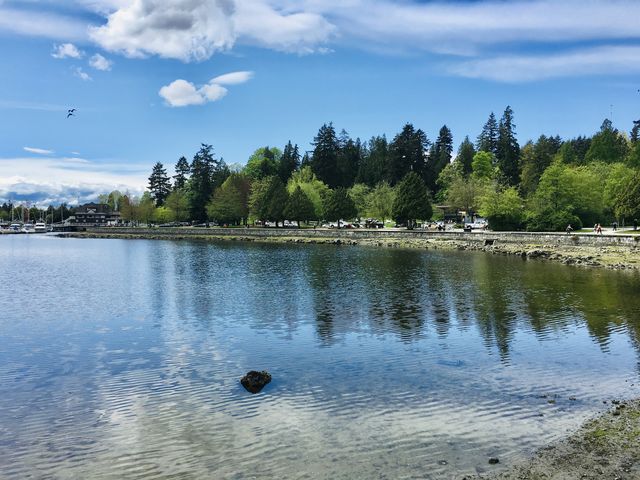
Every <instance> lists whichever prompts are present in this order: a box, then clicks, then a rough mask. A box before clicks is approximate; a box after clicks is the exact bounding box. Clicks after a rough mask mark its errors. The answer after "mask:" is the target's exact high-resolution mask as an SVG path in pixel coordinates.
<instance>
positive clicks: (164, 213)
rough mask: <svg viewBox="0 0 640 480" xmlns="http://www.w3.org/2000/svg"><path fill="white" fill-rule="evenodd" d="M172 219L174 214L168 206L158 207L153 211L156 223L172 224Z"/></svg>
mask: <svg viewBox="0 0 640 480" xmlns="http://www.w3.org/2000/svg"><path fill="white" fill-rule="evenodd" d="M172 217H173V212H172V211H171V210H169V209H168V208H167V207H166V206H162V207H157V208H156V209H155V210H154V211H153V221H154V222H156V223H167V222H170V221H171V219H172Z"/></svg>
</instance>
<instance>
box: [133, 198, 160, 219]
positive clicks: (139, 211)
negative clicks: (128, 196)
mask: <svg viewBox="0 0 640 480" xmlns="http://www.w3.org/2000/svg"><path fill="white" fill-rule="evenodd" d="M155 211H156V206H155V202H154V200H153V198H152V197H151V194H150V193H149V192H144V194H143V195H142V198H141V199H140V204H139V205H138V207H137V208H136V209H135V213H136V217H137V218H136V219H137V220H140V221H141V222H142V223H145V224H147V225H150V224H151V221H152V220H153V217H154V215H155Z"/></svg>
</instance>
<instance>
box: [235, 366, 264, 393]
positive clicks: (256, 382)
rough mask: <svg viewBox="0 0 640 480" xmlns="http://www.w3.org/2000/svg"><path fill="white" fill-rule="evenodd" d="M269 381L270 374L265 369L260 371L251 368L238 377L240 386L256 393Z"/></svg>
mask: <svg viewBox="0 0 640 480" xmlns="http://www.w3.org/2000/svg"><path fill="white" fill-rule="evenodd" d="M270 381H271V374H270V373H269V372H267V371H266V370H263V371H262V372H256V371H255V370H251V371H250V372H248V373H247V374H246V375H245V376H244V377H242V378H241V379H240V383H241V384H242V386H243V387H244V388H245V389H246V390H247V391H248V392H251V393H258V392H259V391H260V390H262V389H263V388H264V386H265V385H266V384H267V383H269V382H270Z"/></svg>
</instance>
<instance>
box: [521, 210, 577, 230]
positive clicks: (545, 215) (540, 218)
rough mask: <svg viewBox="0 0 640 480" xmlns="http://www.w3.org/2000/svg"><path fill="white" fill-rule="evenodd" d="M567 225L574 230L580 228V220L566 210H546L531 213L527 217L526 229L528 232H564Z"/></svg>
mask: <svg viewBox="0 0 640 480" xmlns="http://www.w3.org/2000/svg"><path fill="white" fill-rule="evenodd" d="M567 225H571V227H572V228H573V229H574V230H580V229H581V228H582V221H581V220H580V217H578V216H577V215H574V214H573V213H571V212H570V211H568V210H560V211H550V210H547V211H543V212H541V213H540V214H532V215H530V216H529V218H528V219H527V230H528V231H530V232H564V231H565V230H566V228H567Z"/></svg>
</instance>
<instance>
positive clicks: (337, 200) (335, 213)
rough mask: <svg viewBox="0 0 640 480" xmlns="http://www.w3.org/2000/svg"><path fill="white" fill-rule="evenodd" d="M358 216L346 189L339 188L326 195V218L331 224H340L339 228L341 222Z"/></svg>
mask: <svg viewBox="0 0 640 480" xmlns="http://www.w3.org/2000/svg"><path fill="white" fill-rule="evenodd" d="M357 214H358V212H357V210H356V206H355V204H354V203H353V200H352V199H351V197H350V196H349V192H348V191H347V189H346V188H342V187H338V188H336V189H335V190H331V191H330V192H329V194H328V195H326V197H325V203H324V216H325V218H326V219H327V220H329V221H330V222H338V228H340V220H342V219H347V220H348V219H351V218H354V217H355V216H356V215H357Z"/></svg>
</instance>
